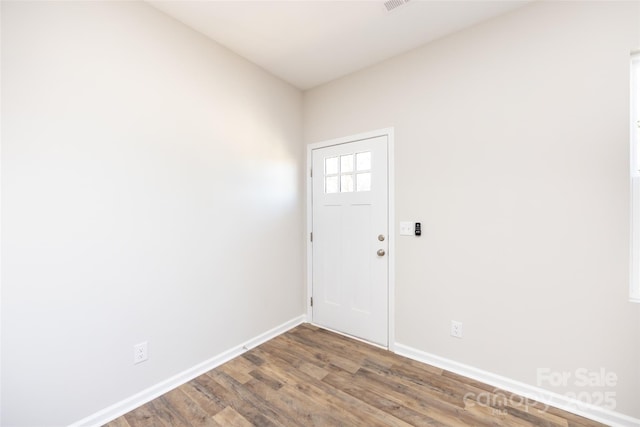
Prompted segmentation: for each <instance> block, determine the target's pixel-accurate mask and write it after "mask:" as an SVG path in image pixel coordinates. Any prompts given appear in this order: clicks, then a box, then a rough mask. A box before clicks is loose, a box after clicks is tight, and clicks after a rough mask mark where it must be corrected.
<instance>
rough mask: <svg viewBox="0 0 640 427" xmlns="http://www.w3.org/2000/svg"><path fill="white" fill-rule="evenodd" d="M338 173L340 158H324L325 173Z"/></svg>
mask: <svg viewBox="0 0 640 427" xmlns="http://www.w3.org/2000/svg"><path fill="white" fill-rule="evenodd" d="M337 173H338V158H337V157H329V158H328V159H325V160H324V174H325V175H335V174H337Z"/></svg>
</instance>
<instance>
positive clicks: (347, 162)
mask: <svg viewBox="0 0 640 427" xmlns="http://www.w3.org/2000/svg"><path fill="white" fill-rule="evenodd" d="M347 172H353V154H349V155H346V156H340V173H347Z"/></svg>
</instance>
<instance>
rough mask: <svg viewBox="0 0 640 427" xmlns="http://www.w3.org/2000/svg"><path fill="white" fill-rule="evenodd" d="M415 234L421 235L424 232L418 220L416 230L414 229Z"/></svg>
mask: <svg viewBox="0 0 640 427" xmlns="http://www.w3.org/2000/svg"><path fill="white" fill-rule="evenodd" d="M414 234H415V235H416V236H419V235H421V234H422V227H421V226H420V223H419V222H416V229H415V231H414Z"/></svg>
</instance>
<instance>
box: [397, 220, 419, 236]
mask: <svg viewBox="0 0 640 427" xmlns="http://www.w3.org/2000/svg"><path fill="white" fill-rule="evenodd" d="M400 235H401V236H421V235H422V224H421V223H419V222H413V221H400Z"/></svg>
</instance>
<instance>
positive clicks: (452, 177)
mask: <svg viewBox="0 0 640 427" xmlns="http://www.w3.org/2000/svg"><path fill="white" fill-rule="evenodd" d="M639 18H640V3H638V2H536V3H534V4H532V5H530V6H526V7H524V8H522V9H520V10H518V11H515V12H512V13H510V14H508V15H504V16H502V17H499V18H496V19H494V20H492V21H488V22H486V23H484V24H481V25H479V26H476V27H474V28H471V29H467V30H465V31H462V32H460V33H457V34H455V35H453V36H450V37H447V38H444V39H441V40H439V41H437V42H435V43H432V44H430V45H427V46H425V47H423V48H420V49H417V50H414V51H412V52H409V53H407V54H405V55H402V56H399V57H396V58H394V59H392V60H389V61H386V62H384V63H381V64H379V65H377V66H374V67H371V68H369V69H367V70H364V71H361V72H358V73H355V74H352V75H350V76H347V77H345V78H342V79H340V80H337V81H334V82H332V83H329V84H327V85H325V86H322V87H319V88H317V89H314V90H311V91H309V92H306V93H305V97H304V126H303V129H304V134H305V141H306V142H307V143H313V142H317V141H322V140H328V139H332V138H336V137H340V136H345V135H351V134H357V133H359V132H363V131H367V130H371V129H378V128H384V127H390V126H393V127H394V129H395V148H396V149H395V165H396V187H395V194H396V218H398V221H401V220H412V221H421V222H422V226H423V233H422V237H420V238H415V237H402V236H399V237H398V238H397V243H396V250H397V254H396V262H397V264H396V295H395V299H396V306H395V313H396V331H395V334H396V340H397V342H399V343H402V344H404V345H407V346H411V347H412V348H415V349H418V350H421V351H425V352H428V353H430V354H435V355H438V356H441V357H445V358H447V359H451V360H454V361H458V362H460V363H464V364H467V365H471V366H474V367H477V368H479V369H482V370H485V371H489V372H494V373H496V374H499V375H502V376H506V377H509V378H512V379H515V380H518V381H522V382H525V383H528V384H532V385H540V386H541V387H543V388H547V389H549V390H551V391H554V392H558V393H565V392H571V391H573V392H587V393H589V397H588V398H590V397H591V396H594V399H596V398H597V396H596V395H593V394H591V393H592V392H594V391H595V392H597V391H599V390H609V391H614V392H615V400H616V401H617V407H616V411H619V412H621V413H623V414H627V415H631V416H635V417H639V416H640V406H639V405H638V396H639V395H640V363H639V362H638V361H640V306H639V305H637V304H633V303H630V302H629V300H628V272H629V268H628V260H629V257H628V251H629V177H628V171H629V168H628V165H629V53H630V51H631V49H634V48H638V47H640V19H639ZM451 320H458V321H461V322H463V325H464V338H463V339H456V338H452V337H451V336H450V335H449V331H450V321H451ZM538 368H549V369H551V370H554V371H568V372H571V373H572V374H573V378H572V380H571V381H569V382H568V385H567V387H552V386H550V385H549V384H548V383H542V384H539V383H538V381H537V369H538ZM579 368H585V369H588V370H590V371H597V370H599V369H600V368H604V369H605V370H606V371H607V372H613V373H615V374H616V375H617V378H618V381H617V385H616V387H615V388H614V389H613V390H611V389H608V388H605V389H598V388H589V387H587V388H585V387H580V386H577V385H576V384H575V379H576V376H575V371H576V369H579Z"/></svg>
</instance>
